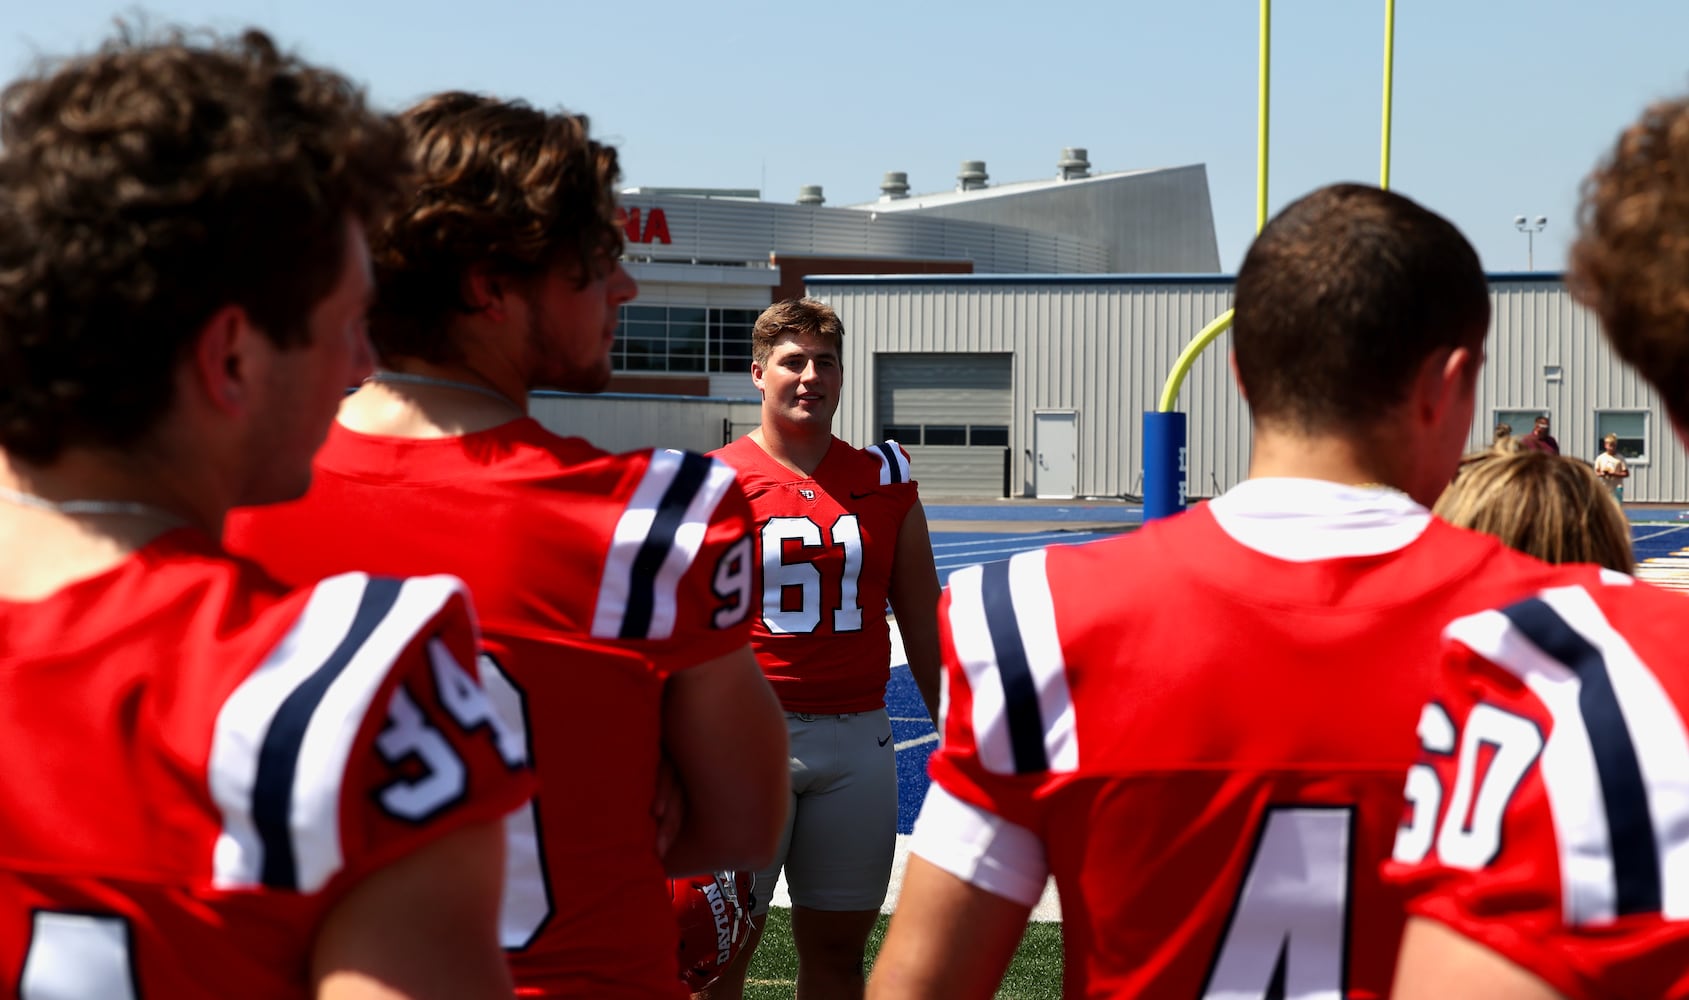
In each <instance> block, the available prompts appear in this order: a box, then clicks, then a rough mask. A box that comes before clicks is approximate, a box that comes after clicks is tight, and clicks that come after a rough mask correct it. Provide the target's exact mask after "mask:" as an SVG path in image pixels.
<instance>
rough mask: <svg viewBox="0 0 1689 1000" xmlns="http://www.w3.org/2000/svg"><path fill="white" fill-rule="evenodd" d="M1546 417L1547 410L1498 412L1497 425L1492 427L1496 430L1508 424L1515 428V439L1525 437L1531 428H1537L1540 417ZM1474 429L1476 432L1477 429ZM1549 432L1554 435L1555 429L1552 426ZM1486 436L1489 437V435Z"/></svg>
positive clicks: (1496, 414) (1496, 412) (1496, 413)
mask: <svg viewBox="0 0 1689 1000" xmlns="http://www.w3.org/2000/svg"><path fill="white" fill-rule="evenodd" d="M1546 416H1548V411H1547V410H1496V411H1495V423H1493V424H1491V425H1490V427H1491V428H1494V427H1496V426H1497V425H1499V424H1506V425H1507V426H1509V427H1511V428H1513V436H1514V437H1524V436H1525V435H1526V434H1529V433H1530V432H1531V428H1532V427H1533V426H1535V424H1536V422H1537V418H1538V417H1546ZM1473 429H1474V430H1476V429H1477V428H1473ZM1548 431H1549V433H1550V434H1552V433H1554V428H1553V427H1552V426H1550V427H1549V429H1548ZM1484 436H1485V437H1486V438H1487V437H1488V435H1484Z"/></svg>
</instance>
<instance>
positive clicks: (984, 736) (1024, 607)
mask: <svg viewBox="0 0 1689 1000" xmlns="http://www.w3.org/2000/svg"><path fill="white" fill-rule="evenodd" d="M991 572H992V573H993V576H997V575H1000V574H1004V570H1003V569H1002V568H1001V567H1000V566H999V568H996V569H993V570H992V571H991ZM986 574H987V567H984V566H979V567H969V568H967V569H964V570H959V571H957V572H956V573H955V574H953V575H952V576H951V577H950V591H951V597H950V620H949V625H950V633H951V640H952V643H953V645H954V647H955V650H956V656H957V659H958V660H959V661H960V663H961V665H962V669H963V672H964V674H965V676H966V677H967V679H968V687H969V688H970V690H971V691H972V694H973V713H972V718H971V722H972V724H973V730H974V739H975V742H976V745H977V747H978V751H979V757H980V764H981V765H982V766H983V767H985V768H986V769H987V770H989V771H992V772H995V773H999V774H1015V773H1024V772H1025V771H1026V770H1027V768H1028V766H1029V765H1028V762H1027V761H1026V760H1024V759H1022V758H1019V757H1017V754H1016V743H1017V736H1018V737H1019V740H1020V741H1021V743H1022V746H1024V745H1025V741H1027V740H1036V741H1038V742H1041V743H1042V747H1043V756H1044V761H1043V762H1042V766H1041V767H1039V768H1038V769H1040V770H1049V771H1057V772H1067V771H1073V770H1076V769H1077V768H1078V766H1079V744H1078V740H1077V738H1076V732H1075V728H1074V714H1073V702H1072V698H1071V695H1070V693H1069V691H1068V686H1067V662H1066V659H1065V658H1064V656H1063V653H1062V649H1061V642H1060V639H1059V637H1058V636H1057V634H1056V623H1055V608H1054V605H1053V603H1052V601H1051V598H1050V588H1049V581H1048V580H1047V579H1046V577H1045V550H1043V549H1038V550H1035V551H1033V552H1023V553H1021V554H1020V555H1017V556H1015V557H1014V558H1013V559H1011V560H1010V561H1009V563H1008V566H1007V568H1006V578H1007V587H1006V589H1004V590H1002V591H997V590H990V591H988V588H987V584H986V578H987V577H986ZM994 627H995V628H996V630H997V632H998V635H997V638H1000V639H1003V640H1004V641H1005V643H1006V645H1007V646H1008V647H1009V648H1004V649H1000V648H999V646H998V642H997V641H996V639H994V637H993V628H994ZM1017 692H1019V693H1017ZM1022 727H1024V728H1022ZM1032 727H1036V729H1037V732H1036V733H1034V732H1030V729H1031V728H1032ZM1034 745H1035V746H1036V744H1034ZM1034 753H1036V751H1034Z"/></svg>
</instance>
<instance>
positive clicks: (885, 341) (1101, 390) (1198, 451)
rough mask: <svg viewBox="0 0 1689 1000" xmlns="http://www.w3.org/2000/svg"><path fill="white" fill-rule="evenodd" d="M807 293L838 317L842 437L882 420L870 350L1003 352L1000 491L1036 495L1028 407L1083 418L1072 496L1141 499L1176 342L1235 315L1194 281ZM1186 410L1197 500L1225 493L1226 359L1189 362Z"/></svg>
mask: <svg viewBox="0 0 1689 1000" xmlns="http://www.w3.org/2000/svg"><path fill="white" fill-rule="evenodd" d="M809 293H810V294H811V295H814V296H816V297H818V298H821V299H823V300H824V301H827V302H828V303H830V304H831V305H832V306H833V307H834V308H835V309H837V310H838V312H839V316H840V318H841V319H842V320H843V321H844V325H845V330H846V336H845V371H846V379H845V394H844V398H843V400H842V402H841V404H840V407H839V413H840V416H839V421H838V427H839V434H840V436H842V437H844V438H846V439H847V440H852V441H857V440H868V439H870V438H871V436H872V433H873V429H874V427H875V426H876V425H877V421H878V420H879V416H878V414H877V413H876V412H875V398H874V385H875V375H874V371H873V367H872V366H873V364H874V360H875V358H874V355H875V354H876V353H879V354H887V353H896V352H913V353H930V352H939V351H957V352H967V353H997V352H1011V353H1013V354H1014V355H1015V358H1016V362H1015V365H1014V387H1013V396H1014V411H1013V412H1014V420H1013V422H1012V424H1011V426H1010V432H1009V448H1010V452H1011V460H1010V467H1011V475H1010V486H1011V492H1012V493H1013V494H1015V495H1023V496H1030V495H1031V494H1032V489H1033V481H1032V469H1031V466H1030V460H1029V450H1030V448H1031V447H1032V437H1031V435H1032V413H1033V411H1034V410H1036V409H1074V410H1078V411H1079V413H1080V418H1079V435H1080V438H1079V449H1080V450H1079V480H1080V486H1079V492H1080V493H1081V494H1083V495H1086V496H1119V495H1123V494H1136V493H1138V492H1139V490H1140V477H1141V465H1142V459H1141V455H1142V447H1141V440H1142V425H1143V412H1144V410H1145V409H1147V408H1151V407H1153V406H1154V404H1155V400H1156V399H1157V397H1158V396H1159V395H1160V391H1161V383H1162V380H1163V379H1164V378H1165V376H1166V372H1167V370H1168V369H1169V368H1170V367H1171V366H1172V364H1173V361H1174V359H1176V358H1177V356H1178V353H1179V351H1180V350H1181V349H1182V348H1183V346H1184V344H1185V342H1186V341H1188V340H1189V339H1190V338H1191V337H1192V336H1194V335H1195V334H1196V332H1197V331H1198V330H1200V329H1201V328H1202V326H1204V325H1206V324H1207V323H1208V321H1209V320H1211V319H1213V318H1214V316H1216V315H1218V314H1219V313H1221V312H1223V311H1224V310H1226V309H1228V308H1230V306H1231V290H1230V284H1229V282H1226V281H1224V280H1219V279H1216V280H1215V281H1214V282H1212V283H1207V284H1197V285H1192V284H1172V283H1154V282H1150V281H1145V282H1134V283H1130V284H1127V283H1121V284H1111V283H1107V284H1105V283H1094V282H1088V283H1076V284H1062V283H1059V282H1047V281H1045V282H1029V283H1027V284H1024V285H1020V284H1014V283H1005V284H990V285H981V284H977V283H976V284H965V283H961V282H956V283H947V282H943V281H931V282H922V283H920V284H918V285H916V284H886V285H874V284H869V283H849V282H841V283H836V284H834V283H827V282H814V283H811V284H810V286H809ZM1221 346H1222V347H1223V345H1221ZM1182 401H1183V403H1184V405H1185V407H1186V408H1187V409H1189V410H1190V411H1191V412H1192V419H1191V433H1190V441H1191V451H1190V469H1191V472H1190V481H1191V484H1192V491H1193V493H1197V494H1199V495H1201V494H1204V493H1206V491H1207V489H1208V483H1209V482H1211V481H1213V482H1218V483H1219V484H1220V487H1221V488H1224V487H1226V486H1229V485H1231V484H1232V483H1234V482H1236V481H1237V480H1239V479H1241V478H1242V476H1243V471H1244V468H1245V467H1246V463H1247V459H1248V448H1247V444H1248V420H1247V416H1246V415H1244V413H1243V410H1242V407H1241V406H1240V405H1238V400H1237V390H1236V388H1235V387H1233V385H1232V384H1231V378H1230V371H1229V368H1228V366H1227V365H1226V362H1225V354H1224V351H1223V350H1215V351H1211V352H1208V353H1205V354H1204V355H1203V357H1201V358H1200V359H1198V361H1197V363H1196V365H1195V366H1194V367H1193V368H1192V370H1191V373H1190V376H1189V378H1187V380H1186V382H1185V387H1184V392H1183V395H1182ZM1198 407H1201V410H1200V411H1199V410H1198V409H1197V408H1198Z"/></svg>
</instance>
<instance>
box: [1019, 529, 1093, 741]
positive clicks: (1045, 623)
mask: <svg viewBox="0 0 1689 1000" xmlns="http://www.w3.org/2000/svg"><path fill="white" fill-rule="evenodd" d="M1048 555H1049V550H1048V549H1034V550H1033V551H1031V552H1022V553H1020V554H1019V555H1016V556H1014V557H1013V558H1011V559H1010V560H1009V588H1010V591H1011V593H1012V594H1013V597H1014V605H1015V620H1016V621H1018V622H1020V638H1021V643H1022V645H1023V646H1024V647H1025V649H1026V662H1027V666H1028V667H1029V668H1030V669H1031V670H1032V677H1033V682H1034V686H1035V687H1036V689H1037V691H1038V710H1039V717H1040V718H1041V719H1042V720H1043V722H1044V753H1045V755H1046V756H1047V757H1048V758H1049V762H1050V770H1051V771H1055V772H1067V771H1075V770H1078V768H1079V740H1078V738H1077V736H1076V734H1075V733H1074V727H1073V697H1072V694H1071V693H1070V692H1069V691H1068V687H1067V657H1066V656H1065V655H1063V653H1062V648H1061V637H1060V636H1059V635H1057V634H1056V606H1055V600H1054V598H1052V597H1051V596H1050V580H1049V577H1048V575H1047V573H1046V567H1047V563H1046V557H1047V556H1048Z"/></svg>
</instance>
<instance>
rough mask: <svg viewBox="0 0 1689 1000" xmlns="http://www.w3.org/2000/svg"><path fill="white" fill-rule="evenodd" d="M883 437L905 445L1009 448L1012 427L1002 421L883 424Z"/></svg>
mask: <svg viewBox="0 0 1689 1000" xmlns="http://www.w3.org/2000/svg"><path fill="white" fill-rule="evenodd" d="M880 438H881V440H884V439H886V438H890V439H891V440H893V441H896V442H897V443H898V444H901V445H927V446H931V445H949V446H951V447H958V446H963V445H968V446H972V447H975V448H1007V447H1008V446H1009V429H1008V428H1007V427H1005V426H1003V425H1002V424H881V425H880Z"/></svg>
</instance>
